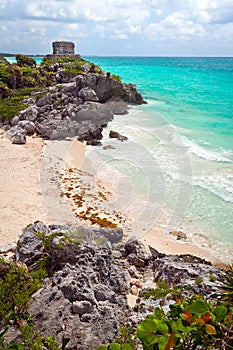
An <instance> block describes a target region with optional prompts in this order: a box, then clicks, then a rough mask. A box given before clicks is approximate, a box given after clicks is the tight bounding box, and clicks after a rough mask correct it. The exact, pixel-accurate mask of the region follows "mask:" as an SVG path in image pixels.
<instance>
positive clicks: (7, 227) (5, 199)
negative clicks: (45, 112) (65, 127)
mask: <svg viewBox="0 0 233 350" xmlns="http://www.w3.org/2000/svg"><path fill="white" fill-rule="evenodd" d="M0 146H1V173H0V185H1V187H0V188H1V190H0V203H1V204H0V205H1V208H0V211H1V222H0V247H2V246H6V245H7V244H12V243H15V242H16V241H17V239H18V237H19V235H20V234H21V232H22V229H23V228H24V227H25V226H26V225H28V224H30V223H33V222H34V221H36V220H41V221H43V222H45V223H46V224H50V223H60V224H66V223H69V224H76V225H77V224H81V225H83V224H85V225H94V226H98V225H101V226H103V227H104V226H106V227H107V226H110V227H121V228H123V230H124V228H125V227H126V226H127V225H129V224H130V221H131V219H132V218H130V217H128V216H127V215H126V214H125V213H121V212H116V211H115V210H114V209H113V208H112V205H111V203H112V202H114V195H115V194H114V189H113V188H112V187H111V184H109V183H106V182H103V181H101V179H99V178H98V176H96V174H95V172H94V170H93V168H92V167H91V164H90V161H89V160H88V159H87V158H86V157H85V152H86V146H85V145H84V144H82V143H80V142H78V141H74V140H68V141H67V140H66V141H43V140H41V139H39V138H32V137H29V138H28V139H27V143H26V144H25V145H12V144H11V142H10V141H9V140H8V139H7V138H6V137H5V136H4V134H3V133H2V134H1V138H0ZM124 233H125V236H124V237H125V239H126V238H127V237H128V235H129V234H130V235H134V234H135V233H134V232H130V233H129V232H124ZM139 236H140V237H139V238H140V239H141V240H142V241H143V242H144V243H146V244H149V245H151V246H152V247H153V248H155V249H157V250H158V251H160V252H162V253H166V254H191V255H196V256H199V257H201V258H205V259H207V260H209V261H212V262H214V263H216V260H215V257H214V255H211V254H210V253H209V252H208V251H207V250H206V249H204V248H202V247H200V246H197V245H196V244H194V243H192V242H187V241H185V240H181V241H177V240H176V238H175V237H170V236H169V235H165V234H163V233H162V232H160V231H159V230H158V229H153V228H152V229H151V230H149V231H146V232H145V233H142V234H140V235H139Z"/></svg>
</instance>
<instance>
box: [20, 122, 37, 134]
mask: <svg viewBox="0 0 233 350" xmlns="http://www.w3.org/2000/svg"><path fill="white" fill-rule="evenodd" d="M18 127H20V128H22V129H24V130H25V131H26V133H27V135H33V134H34V133H35V131H36V126H35V124H34V123H33V122H31V121H29V120H20V121H19V122H18Z"/></svg>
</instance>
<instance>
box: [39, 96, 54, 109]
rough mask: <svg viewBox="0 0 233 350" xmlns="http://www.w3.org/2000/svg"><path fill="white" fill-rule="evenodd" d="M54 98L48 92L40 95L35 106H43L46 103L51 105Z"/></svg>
mask: <svg viewBox="0 0 233 350" xmlns="http://www.w3.org/2000/svg"><path fill="white" fill-rule="evenodd" d="M54 100H55V97H54V96H53V95H52V94H50V93H48V94H47V95H45V96H43V97H41V98H40V99H39V100H38V101H37V103H36V104H37V106H38V107H44V106H46V105H51V104H52V103H53V102H54Z"/></svg>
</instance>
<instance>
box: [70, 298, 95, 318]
mask: <svg viewBox="0 0 233 350" xmlns="http://www.w3.org/2000/svg"><path fill="white" fill-rule="evenodd" d="M72 311H73V313H74V314H79V315H83V314H90V313H91V312H92V311H93V306H92V304H91V303H90V302H89V301H86V300H83V301H75V302H73V304H72Z"/></svg>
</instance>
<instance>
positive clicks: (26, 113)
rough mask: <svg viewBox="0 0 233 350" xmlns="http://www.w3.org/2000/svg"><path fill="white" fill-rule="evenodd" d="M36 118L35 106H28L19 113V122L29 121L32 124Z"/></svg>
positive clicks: (36, 110)
mask: <svg viewBox="0 0 233 350" xmlns="http://www.w3.org/2000/svg"><path fill="white" fill-rule="evenodd" d="M37 116H38V109H37V108H36V107H35V106H29V107H28V108H26V109H24V110H23V111H20V112H19V118H20V119H21V120H30V121H31V122H34V121H35V120H36V119H37Z"/></svg>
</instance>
